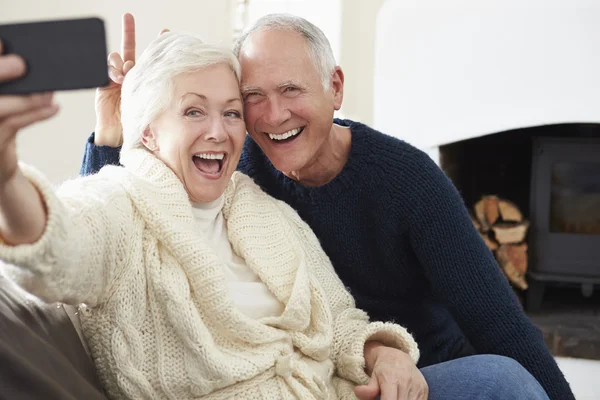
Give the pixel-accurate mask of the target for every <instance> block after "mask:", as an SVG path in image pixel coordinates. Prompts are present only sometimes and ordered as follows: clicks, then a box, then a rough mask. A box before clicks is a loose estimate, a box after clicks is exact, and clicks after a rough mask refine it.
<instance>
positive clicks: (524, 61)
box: [374, 0, 600, 161]
mask: <svg viewBox="0 0 600 400" xmlns="http://www.w3.org/2000/svg"><path fill="white" fill-rule="evenodd" d="M599 21H600V0H388V1H387V2H386V3H384V5H383V6H382V8H381V10H380V13H379V16H378V21H377V39H376V40H377V42H376V54H375V60H376V61H375V83H374V127H375V128H376V129H379V130H381V131H383V132H385V133H388V134H391V135H394V136H397V137H399V138H401V139H403V140H406V141H407V142H409V143H411V144H413V145H415V146H417V147H419V148H422V149H424V150H427V151H429V152H430V154H431V155H432V157H433V158H434V160H436V161H438V160H437V159H436V158H437V154H438V152H437V150H436V149H437V148H438V146H441V145H444V144H448V143H452V142H456V141H460V140H464V139H469V138H474V137H479V136H483V135H487V134H491V133H496V132H502V131H506V130H510V129H515V128H523V127H532V126H539V125H548V124H558V123H590V122H592V123H600V22H599Z"/></svg>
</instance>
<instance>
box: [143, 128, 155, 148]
mask: <svg viewBox="0 0 600 400" xmlns="http://www.w3.org/2000/svg"><path fill="white" fill-rule="evenodd" d="M142 143H143V144H144V146H146V148H147V149H148V150H150V151H156V150H157V149H158V145H157V144H156V137H155V136H154V132H152V129H151V128H150V127H149V126H148V127H146V129H144V132H143V133H142Z"/></svg>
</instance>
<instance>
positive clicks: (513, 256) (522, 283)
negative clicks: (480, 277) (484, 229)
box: [496, 243, 529, 290]
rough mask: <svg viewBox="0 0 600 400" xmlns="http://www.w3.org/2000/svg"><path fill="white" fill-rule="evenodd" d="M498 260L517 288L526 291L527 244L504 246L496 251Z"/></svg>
mask: <svg viewBox="0 0 600 400" xmlns="http://www.w3.org/2000/svg"><path fill="white" fill-rule="evenodd" d="M496 259H497V260H498V264H500V268H502V271H503V272H504V275H506V277H507V278H508V280H509V281H510V282H511V283H512V284H513V285H514V286H516V287H517V288H519V289H521V290H526V289H527V288H528V287H529V286H528V285H527V281H526V280H525V273H526V272H527V244H526V243H523V244H518V245H515V244H503V245H501V246H500V247H498V250H496Z"/></svg>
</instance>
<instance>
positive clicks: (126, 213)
mask: <svg viewBox="0 0 600 400" xmlns="http://www.w3.org/2000/svg"><path fill="white" fill-rule="evenodd" d="M21 169H22V171H23V173H24V174H25V176H26V177H27V178H28V179H29V180H30V182H31V183H32V184H33V185H34V186H35V187H36V188H37V190H38V192H39V193H40V196H41V198H42V200H43V202H44V204H45V206H46V210H47V222H46V227H45V230H44V233H43V234H42V236H41V238H40V239H39V240H37V241H36V242H35V243H32V244H24V245H17V246H10V245H7V244H3V243H0V260H1V261H2V262H3V263H2V262H0V270H1V271H2V273H4V274H5V275H7V276H8V277H9V278H11V279H12V280H13V281H15V282H16V283H17V284H19V285H20V286H21V287H23V288H24V289H25V290H27V291H28V292H30V293H32V294H33V295H35V296H37V297H39V298H41V299H42V300H44V301H46V302H64V303H68V304H79V303H86V304H87V305H89V306H94V305H96V304H98V303H99V302H101V301H102V299H103V296H104V295H105V293H106V292H107V289H108V288H109V287H110V283H111V282H112V281H113V277H114V275H115V273H116V268H115V267H116V266H118V265H122V260H123V259H124V256H125V254H126V253H125V251H126V246H124V245H123V244H124V243H125V238H127V237H133V226H134V223H133V221H132V219H133V217H132V216H133V210H132V204H131V201H130V200H129V198H128V197H127V196H126V193H125V191H124V190H123V189H122V188H121V187H120V185H118V184H115V183H111V182H110V180H109V179H108V178H107V177H102V176H99V175H94V176H90V177H85V178H78V179H74V180H72V181H69V182H66V183H65V184H63V185H62V186H61V187H60V188H59V189H58V190H57V191H55V190H54V189H53V188H52V187H51V185H50V183H49V182H48V181H47V180H46V179H45V178H44V176H43V175H42V174H41V173H40V172H38V171H37V170H35V169H34V168H32V167H29V166H27V165H23V164H22V165H21Z"/></svg>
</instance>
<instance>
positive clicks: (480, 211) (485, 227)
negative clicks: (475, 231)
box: [473, 199, 490, 232]
mask: <svg viewBox="0 0 600 400" xmlns="http://www.w3.org/2000/svg"><path fill="white" fill-rule="evenodd" d="M473 208H474V210H475V217H476V218H477V221H479V226H480V228H479V230H480V231H481V232H487V231H489V230H490V225H489V224H488V223H487V218H486V217H485V204H484V201H483V199H481V200H479V201H478V202H477V203H475V207H473Z"/></svg>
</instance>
